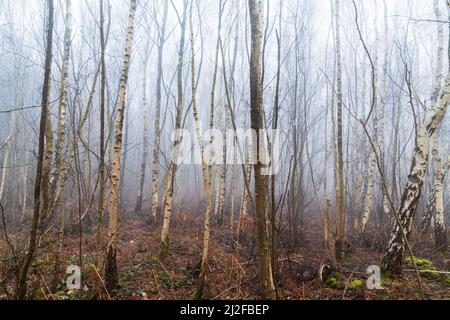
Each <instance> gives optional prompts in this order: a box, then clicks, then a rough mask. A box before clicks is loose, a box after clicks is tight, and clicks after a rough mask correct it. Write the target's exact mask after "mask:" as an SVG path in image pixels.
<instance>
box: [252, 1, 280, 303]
mask: <svg viewBox="0 0 450 320" xmlns="http://www.w3.org/2000/svg"><path fill="white" fill-rule="evenodd" d="M248 5H249V12H250V24H251V58H250V107H251V110H250V114H251V128H252V129H253V130H254V132H255V134H256V150H257V161H256V164H255V165H254V171H255V209H256V234H257V245H258V258H259V267H260V277H261V279H260V281H261V295H262V297H263V298H265V299H275V298H276V291H275V284H274V281H273V275H272V264H271V261H270V249H269V240H268V232H267V221H266V198H267V176H264V175H263V174H262V169H263V162H262V157H263V156H264V155H263V153H262V152H261V151H262V150H260V149H262V148H263V146H262V145H261V144H263V143H264V141H261V139H260V138H261V135H260V134H259V130H261V129H264V125H263V103H262V102H263V100H262V99H263V97H262V84H261V80H262V75H261V62H262V61H261V60H262V57H261V39H262V15H263V12H262V4H261V1H260V0H249V1H248Z"/></svg>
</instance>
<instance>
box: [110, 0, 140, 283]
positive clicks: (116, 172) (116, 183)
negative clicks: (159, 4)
mask: <svg viewBox="0 0 450 320" xmlns="http://www.w3.org/2000/svg"><path fill="white" fill-rule="evenodd" d="M135 16H136V0H130V12H129V16H128V28H127V37H126V42H125V53H124V60H123V66H122V74H121V77H120V88H119V100H118V110H117V120H116V132H115V145H114V156H113V157H114V158H113V159H114V163H113V170H112V177H111V179H112V188H111V203H110V210H109V227H108V244H107V251H106V260H105V283H106V287H107V288H108V290H109V291H111V290H112V289H114V288H115V287H116V285H117V281H118V280H119V276H118V271H117V261H116V251H117V229H118V226H117V222H118V208H119V195H120V190H119V189H120V157H121V154H122V133H123V120H124V114H125V102H126V92H127V83H128V71H129V65H130V58H131V47H132V43H133V32H134V20H135Z"/></svg>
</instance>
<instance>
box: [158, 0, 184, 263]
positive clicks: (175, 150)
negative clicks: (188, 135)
mask: <svg viewBox="0 0 450 320" xmlns="http://www.w3.org/2000/svg"><path fill="white" fill-rule="evenodd" d="M187 11H188V0H184V1H183V17H182V18H181V17H179V24H180V27H181V36H180V47H179V51H178V66H177V87H178V101H177V112H176V120H175V130H176V132H175V139H174V142H173V147H172V155H171V159H170V163H169V169H168V171H167V183H166V192H165V205H164V215H163V226H162V230H161V244H160V255H161V256H165V255H167V254H168V252H169V248H170V247H169V246H170V241H169V228H170V220H171V218H172V211H173V190H174V184H175V174H176V170H177V162H178V156H179V153H180V147H181V142H182V139H183V136H182V134H181V129H182V118H183V113H184V96H183V64H184V46H185V41H186V20H187Z"/></svg>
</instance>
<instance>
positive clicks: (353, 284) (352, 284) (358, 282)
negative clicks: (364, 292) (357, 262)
mask: <svg viewBox="0 0 450 320" xmlns="http://www.w3.org/2000/svg"><path fill="white" fill-rule="evenodd" d="M363 284H364V282H363V281H362V280H361V279H355V280H353V281H352V282H350V283H349V284H348V286H347V289H348V290H350V291H352V290H355V289H357V288H359V287H361V286H362V285H363Z"/></svg>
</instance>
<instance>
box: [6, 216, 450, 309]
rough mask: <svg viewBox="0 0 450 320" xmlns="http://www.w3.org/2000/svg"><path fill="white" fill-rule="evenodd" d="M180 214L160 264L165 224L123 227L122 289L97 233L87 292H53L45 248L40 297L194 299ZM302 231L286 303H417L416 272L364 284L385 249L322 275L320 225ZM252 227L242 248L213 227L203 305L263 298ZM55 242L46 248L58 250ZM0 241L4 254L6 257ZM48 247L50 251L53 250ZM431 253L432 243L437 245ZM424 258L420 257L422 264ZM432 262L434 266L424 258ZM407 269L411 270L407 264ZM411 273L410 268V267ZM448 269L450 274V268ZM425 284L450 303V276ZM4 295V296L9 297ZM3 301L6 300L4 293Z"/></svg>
mask: <svg viewBox="0 0 450 320" xmlns="http://www.w3.org/2000/svg"><path fill="white" fill-rule="evenodd" d="M187 216H188V215H187V214H184V215H180V214H178V215H175V217H174V219H173V220H174V221H173V224H172V226H171V229H170V235H171V238H170V248H171V250H170V254H169V255H168V256H166V257H164V258H160V257H159V255H158V252H159V239H160V228H161V227H160V226H159V225H156V224H152V225H149V224H148V223H145V222H144V221H143V219H142V218H138V217H129V218H127V219H125V220H123V221H122V223H121V225H120V232H119V242H118V252H117V258H118V269H119V286H118V288H117V289H116V290H114V291H113V292H107V290H106V289H105V288H104V287H103V285H102V280H101V277H100V275H99V274H98V273H97V272H96V270H94V268H93V264H94V261H95V235H94V234H84V237H83V241H82V252H83V254H82V260H83V270H84V272H83V278H82V281H83V286H84V287H83V290H80V291H69V292H68V291H67V290H65V277H64V276H63V275H61V279H60V285H59V287H58V288H59V291H58V292H57V293H53V294H52V293H50V289H49V287H50V286H49V283H50V281H51V280H46V279H51V278H52V274H53V271H52V270H53V269H52V267H53V261H54V258H53V254H52V253H51V250H50V249H46V250H40V251H39V252H38V255H37V257H36V259H35V262H34V263H33V268H32V270H31V271H32V274H34V276H33V277H34V281H35V285H34V288H35V291H34V292H35V296H34V297H35V298H36V299H129V300H158V299H191V298H192V296H193V294H194V292H195V290H196V272H197V266H198V263H199V261H200V257H201V249H202V241H203V240H202V223H201V217H200V216H199V217H198V218H195V219H192V218H191V219H188V218H186V217H187ZM305 230H306V231H303V236H302V238H301V239H300V240H299V243H298V245H297V246H296V247H297V249H296V250H295V251H294V252H289V253H288V251H287V250H286V249H284V248H283V245H281V246H280V247H281V250H280V254H279V257H278V262H279V264H278V265H279V269H278V272H277V277H276V282H277V287H278V294H279V298H280V299H287V300H291V299H294V300H318V299H333V300H342V299H346V300H347V299H368V300H374V299H377V300H380V299H383V300H386V299H388V300H389V299H392V300H397V299H417V298H419V293H418V289H417V285H416V284H417V281H416V278H415V276H414V273H413V272H408V271H407V272H405V273H404V275H403V276H402V277H398V278H388V277H386V276H384V275H382V287H383V289H381V290H369V289H367V286H366V279H367V277H368V276H367V275H366V270H367V268H368V267H369V266H370V265H377V264H379V261H380V259H381V251H380V250H377V249H372V248H370V246H363V245H362V244H361V243H359V244H358V245H353V246H350V245H349V246H348V248H347V251H346V254H345V258H344V259H343V261H342V262H341V263H340V270H339V272H338V273H336V274H333V275H331V276H328V278H327V277H325V275H324V277H322V278H323V279H322V280H321V279H320V278H321V277H320V276H319V270H320V269H321V266H322V265H323V263H324V261H325V259H324V258H323V257H325V252H324V250H323V245H322V242H321V239H322V231H321V230H322V229H321V223H320V219H311V220H310V222H309V223H308V225H307V227H306V228H305ZM251 239H252V229H251V228H249V229H244V230H243V235H242V236H241V237H240V241H239V244H238V243H237V242H236V241H235V240H232V233H231V231H230V227H229V225H228V226H225V225H224V226H222V227H220V228H219V227H218V226H213V228H212V232H211V243H210V249H209V252H210V255H209V263H208V272H207V276H206V286H205V290H204V295H203V298H204V299H226V300H228V299H257V297H258V289H259V288H258V283H259V282H258V276H257V274H258V265H257V261H256V246H255V245H254V243H253V241H252V240H251ZM52 243H54V242H52V241H49V244H48V246H50V247H51V246H52ZM5 245H6V244H5V242H4V241H3V240H0V252H5V251H4V249H5V247H4V246H5ZM421 246H423V247H424V248H426V245H425V244H423V243H420V242H418V244H417V245H416V247H415V252H416V253H417V252H421V253H423V255H420V256H419V255H417V261H418V265H419V267H423V268H424V269H427V270H428V269H436V270H443V271H445V263H446V262H447V268H448V260H446V259H448V258H449V257H448V256H447V257H437V256H435V257H432V249H429V250H426V249H423V248H421ZM47 248H48V247H47ZM79 248H80V243H79V238H78V236H77V235H76V236H74V237H73V238H72V237H71V236H70V235H67V238H66V241H65V246H64V249H63V258H62V266H68V265H71V264H75V265H79V264H80V260H79ZM431 248H432V245H431ZM419 258H420V259H419ZM425 258H426V259H430V260H432V261H428V260H425ZM406 268H407V266H406ZM410 269H411V268H410ZM447 271H448V270H447ZM422 281H423V284H424V287H425V292H426V293H427V297H428V298H430V299H450V275H449V274H436V273H422ZM3 297H5V296H3ZM0 298H1V295H0Z"/></svg>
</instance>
